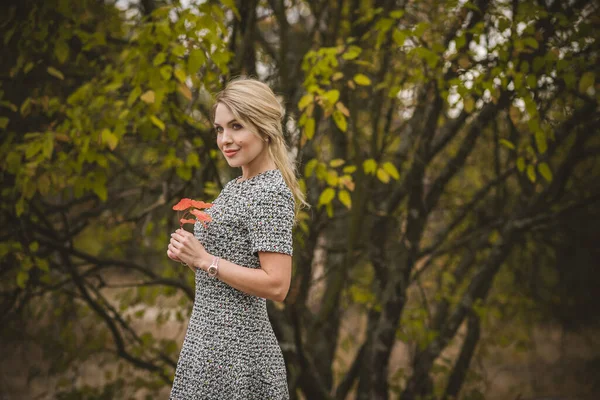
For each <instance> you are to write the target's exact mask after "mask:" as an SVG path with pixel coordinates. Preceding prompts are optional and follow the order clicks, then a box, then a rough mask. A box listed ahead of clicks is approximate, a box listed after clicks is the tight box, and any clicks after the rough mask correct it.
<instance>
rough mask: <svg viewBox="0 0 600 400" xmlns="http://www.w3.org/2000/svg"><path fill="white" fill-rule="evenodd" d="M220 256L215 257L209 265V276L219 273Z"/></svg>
mask: <svg viewBox="0 0 600 400" xmlns="http://www.w3.org/2000/svg"><path fill="white" fill-rule="evenodd" d="M219 260H220V258H219V257H213V260H212V264H210V266H209V267H208V269H207V270H206V272H208V276H211V277H213V278H214V277H215V276H217V274H218V273H219Z"/></svg>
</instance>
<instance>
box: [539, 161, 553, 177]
mask: <svg viewBox="0 0 600 400" xmlns="http://www.w3.org/2000/svg"><path fill="white" fill-rule="evenodd" d="M538 171H540V175H542V176H543V177H544V179H545V180H546V181H548V182H552V171H551V170H550V167H549V166H548V164H546V163H545V162H542V163H540V164H539V165H538Z"/></svg>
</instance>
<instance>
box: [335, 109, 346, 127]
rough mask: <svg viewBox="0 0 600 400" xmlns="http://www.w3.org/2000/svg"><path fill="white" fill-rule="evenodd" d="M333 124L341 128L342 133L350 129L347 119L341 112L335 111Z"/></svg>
mask: <svg viewBox="0 0 600 400" xmlns="http://www.w3.org/2000/svg"><path fill="white" fill-rule="evenodd" d="M332 117H333V122H335V124H336V125H337V127H338V128H340V131H342V132H346V130H347V129H348V123H347V122H346V117H344V114H342V113H341V112H340V111H338V110H335V111H334V112H333V114H332Z"/></svg>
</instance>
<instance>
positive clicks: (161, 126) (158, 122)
mask: <svg viewBox="0 0 600 400" xmlns="http://www.w3.org/2000/svg"><path fill="white" fill-rule="evenodd" d="M150 121H152V123H153V124H154V125H156V126H157V127H158V129H160V130H161V131H164V130H165V123H164V122H162V121H161V120H160V119H158V118H157V117H156V116H155V115H151V116H150Z"/></svg>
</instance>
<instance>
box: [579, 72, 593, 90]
mask: <svg viewBox="0 0 600 400" xmlns="http://www.w3.org/2000/svg"><path fill="white" fill-rule="evenodd" d="M595 78H596V77H595V75H594V73H593V72H591V71H588V72H586V73H584V74H583V75H582V76H581V79H580V80H579V92H580V93H586V92H587V91H588V89H589V88H590V87H592V86H593V85H594V81H595Z"/></svg>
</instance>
